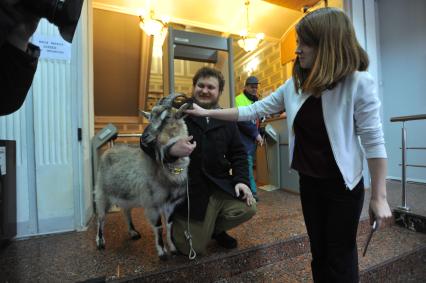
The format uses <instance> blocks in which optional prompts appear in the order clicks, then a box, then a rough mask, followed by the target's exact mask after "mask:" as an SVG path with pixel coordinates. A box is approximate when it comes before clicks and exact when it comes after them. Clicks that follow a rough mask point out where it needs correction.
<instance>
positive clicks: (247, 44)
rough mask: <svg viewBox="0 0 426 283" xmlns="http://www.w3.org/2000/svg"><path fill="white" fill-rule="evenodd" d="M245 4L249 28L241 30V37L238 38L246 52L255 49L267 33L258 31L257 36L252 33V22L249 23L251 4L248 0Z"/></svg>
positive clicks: (239, 43)
mask: <svg viewBox="0 0 426 283" xmlns="http://www.w3.org/2000/svg"><path fill="white" fill-rule="evenodd" d="M244 5H245V6H246V10H247V13H246V16H247V18H246V24H247V28H246V29H245V30H243V31H241V32H240V36H241V38H240V39H239V40H238V45H239V46H240V47H241V48H242V49H244V50H245V51H246V52H250V51H253V50H255V49H256V48H257V47H258V46H259V44H260V42H261V41H262V40H263V39H264V38H265V34H263V33H258V34H256V35H255V36H253V35H250V23H249V5H250V1H248V0H247V1H246V2H245V3H244Z"/></svg>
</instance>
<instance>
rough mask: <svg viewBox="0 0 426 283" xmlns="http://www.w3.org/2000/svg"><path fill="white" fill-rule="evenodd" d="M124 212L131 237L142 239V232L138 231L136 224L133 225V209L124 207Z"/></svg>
mask: <svg viewBox="0 0 426 283" xmlns="http://www.w3.org/2000/svg"><path fill="white" fill-rule="evenodd" d="M123 214H124V217H125V218H126V222H127V228H128V232H129V235H130V238H132V240H138V239H140V238H141V234H140V233H139V232H138V231H136V229H135V226H134V225H133V221H132V209H131V208H123Z"/></svg>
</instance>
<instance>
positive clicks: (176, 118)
mask: <svg viewBox="0 0 426 283" xmlns="http://www.w3.org/2000/svg"><path fill="white" fill-rule="evenodd" d="M176 97H179V95H170V96H168V97H166V98H163V99H162V100H161V101H160V102H159V103H158V104H157V105H156V106H155V107H154V108H153V109H152V112H151V113H148V116H149V121H150V123H149V125H148V126H147V128H146V129H145V131H144V134H143V136H142V139H143V140H144V141H145V142H147V143H150V142H154V143H155V152H156V160H154V159H152V158H151V157H150V156H148V155H147V154H146V153H145V152H144V151H143V150H141V149H140V148H136V147H130V146H125V145H117V146H114V147H112V148H111V149H108V150H107V151H105V153H104V154H103V155H102V157H101V160H100V163H99V168H98V172H97V178H96V186H95V201H96V210H97V216H98V232H97V236H96V244H97V247H98V249H104V248H105V238H104V233H103V228H104V224H105V214H106V212H107V211H108V210H109V208H110V206H111V205H113V204H115V205H117V206H119V207H121V208H122V209H123V213H124V216H125V217H126V219H127V224H128V232H129V235H130V237H131V238H132V239H139V238H140V234H139V232H138V231H136V230H135V228H134V226H133V223H132V218H131V209H132V208H133V207H144V210H145V216H146V217H147V219H148V220H149V222H150V223H151V225H152V228H153V230H154V235H155V245H156V249H157V252H158V256H159V257H160V259H166V258H167V248H166V247H164V245H163V239H162V223H161V216H163V219H164V221H165V226H166V237H167V244H168V247H169V251H170V252H171V253H175V252H176V247H175V246H174V244H173V242H172V240H171V226H172V222H171V220H170V216H171V214H172V213H173V210H174V208H175V207H176V205H177V204H179V203H180V202H182V201H183V200H184V198H185V196H186V182H187V176H188V174H187V173H188V172H187V170H188V165H189V158H188V157H183V158H178V159H177V160H176V161H174V162H173V163H167V164H164V163H163V158H164V152H165V150H167V148H168V147H169V146H170V145H171V144H172V143H174V142H176V141H177V140H178V139H180V138H182V137H186V136H188V130H187V127H186V124H185V121H184V120H183V118H184V112H183V110H184V109H187V108H188V107H189V106H190V104H184V105H183V106H181V107H180V108H179V110H177V109H175V108H172V102H173V101H174V99H175V98H176ZM145 114H146V113H145Z"/></svg>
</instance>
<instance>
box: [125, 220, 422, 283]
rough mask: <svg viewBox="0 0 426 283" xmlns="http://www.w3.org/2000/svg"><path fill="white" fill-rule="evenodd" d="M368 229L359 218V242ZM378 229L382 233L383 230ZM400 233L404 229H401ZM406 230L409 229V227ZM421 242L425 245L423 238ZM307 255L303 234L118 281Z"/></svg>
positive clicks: (219, 275) (207, 278) (248, 266)
mask: <svg viewBox="0 0 426 283" xmlns="http://www.w3.org/2000/svg"><path fill="white" fill-rule="evenodd" d="M397 229H398V228H397ZM368 231H369V223H368V220H367V219H365V220H363V221H361V223H360V227H359V233H358V235H359V237H360V239H361V242H362V243H363V242H364V241H365V240H364V238H365V237H366V236H367V232H368ZM380 233H381V234H383V233H384V232H380ZM401 233H404V232H403V231H401ZM409 233H412V232H410V231H409ZM424 239H425V240H426V235H424ZM373 242H374V241H373ZM424 244H425V246H426V242H425V243H424ZM371 245H373V243H372V244H371ZM307 255H309V242H308V237H307V235H306V234H304V235H300V236H295V237H290V238H287V239H285V240H280V241H276V242H273V243H269V244H263V245H257V246H255V247H252V248H248V249H243V250H238V251H232V252H227V253H219V254H217V255H213V256H210V257H208V258H201V259H200V260H196V261H194V262H190V263H186V264H185V265H182V266H174V267H172V268H169V269H162V270H161V271H155V272H151V273H146V274H143V275H140V276H134V277H127V278H124V279H121V280H119V281H117V282H140V281H143V282H186V281H192V280H195V281H196V282H212V281H218V280H224V279H226V278H233V277H234V276H238V275H239V274H246V273H247V272H253V270H258V269H259V268H262V267H264V266H274V265H275V264H277V263H280V262H282V261H288V260H291V259H293V258H297V257H299V256H307ZM225 282H226V281H225ZM231 282H233V281H231ZM237 282H240V281H237ZM246 282H247V281H246ZM251 282H256V281H251Z"/></svg>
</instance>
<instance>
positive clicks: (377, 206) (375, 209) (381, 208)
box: [368, 198, 392, 229]
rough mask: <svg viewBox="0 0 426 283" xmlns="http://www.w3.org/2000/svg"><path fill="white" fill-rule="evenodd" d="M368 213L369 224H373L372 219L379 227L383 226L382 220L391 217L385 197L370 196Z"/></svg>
mask: <svg viewBox="0 0 426 283" xmlns="http://www.w3.org/2000/svg"><path fill="white" fill-rule="evenodd" d="M368 214H369V216H370V224H373V222H374V220H376V223H377V227H378V228H379V229H380V228H381V227H383V225H384V222H386V221H388V220H389V219H390V218H392V212H391V210H390V207H389V204H388V201H387V200H386V198H380V199H374V198H372V199H371V200H370V207H369V210H368Z"/></svg>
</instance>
